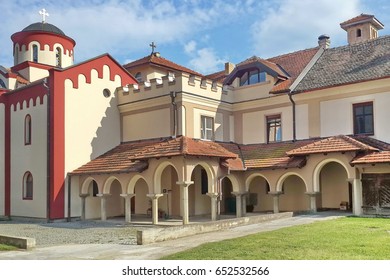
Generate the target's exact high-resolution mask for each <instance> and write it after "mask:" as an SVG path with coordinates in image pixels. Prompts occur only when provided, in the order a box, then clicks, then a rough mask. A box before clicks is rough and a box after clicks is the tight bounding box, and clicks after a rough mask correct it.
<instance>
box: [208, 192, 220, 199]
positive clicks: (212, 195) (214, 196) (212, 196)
mask: <svg viewBox="0 0 390 280" xmlns="http://www.w3.org/2000/svg"><path fill="white" fill-rule="evenodd" d="M206 195H208V196H209V197H211V198H217V197H218V193H206Z"/></svg>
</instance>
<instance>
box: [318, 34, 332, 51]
mask: <svg viewBox="0 0 390 280" xmlns="http://www.w3.org/2000/svg"><path fill="white" fill-rule="evenodd" d="M318 45H319V46H320V47H323V48H324V49H327V48H329V46H330V37H329V35H326V34H322V35H321V36H319V37H318Z"/></svg>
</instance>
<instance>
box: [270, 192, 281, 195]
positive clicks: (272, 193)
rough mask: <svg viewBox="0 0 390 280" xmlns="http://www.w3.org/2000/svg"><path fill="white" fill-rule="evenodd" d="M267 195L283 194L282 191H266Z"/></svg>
mask: <svg viewBox="0 0 390 280" xmlns="http://www.w3.org/2000/svg"><path fill="white" fill-rule="evenodd" d="M268 194H269V195H272V196H279V195H281V194H283V192H268Z"/></svg>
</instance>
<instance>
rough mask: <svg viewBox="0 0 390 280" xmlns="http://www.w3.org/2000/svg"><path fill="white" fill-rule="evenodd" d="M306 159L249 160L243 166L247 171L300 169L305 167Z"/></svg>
mask: <svg viewBox="0 0 390 280" xmlns="http://www.w3.org/2000/svg"><path fill="white" fill-rule="evenodd" d="M305 164H306V159H305V158H304V157H294V158H291V157H281V158H267V159H251V160H246V161H245V166H246V167H247V168H248V169H281V168H282V169H285V168H294V167H295V168H301V167H303V166H305Z"/></svg>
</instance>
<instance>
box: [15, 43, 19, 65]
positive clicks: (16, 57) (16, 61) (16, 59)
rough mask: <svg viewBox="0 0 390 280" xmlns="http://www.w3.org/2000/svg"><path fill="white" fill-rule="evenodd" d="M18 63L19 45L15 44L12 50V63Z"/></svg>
mask: <svg viewBox="0 0 390 280" xmlns="http://www.w3.org/2000/svg"><path fill="white" fill-rule="evenodd" d="M18 63H19V45H16V46H15V50H14V65H17V64H18Z"/></svg>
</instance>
